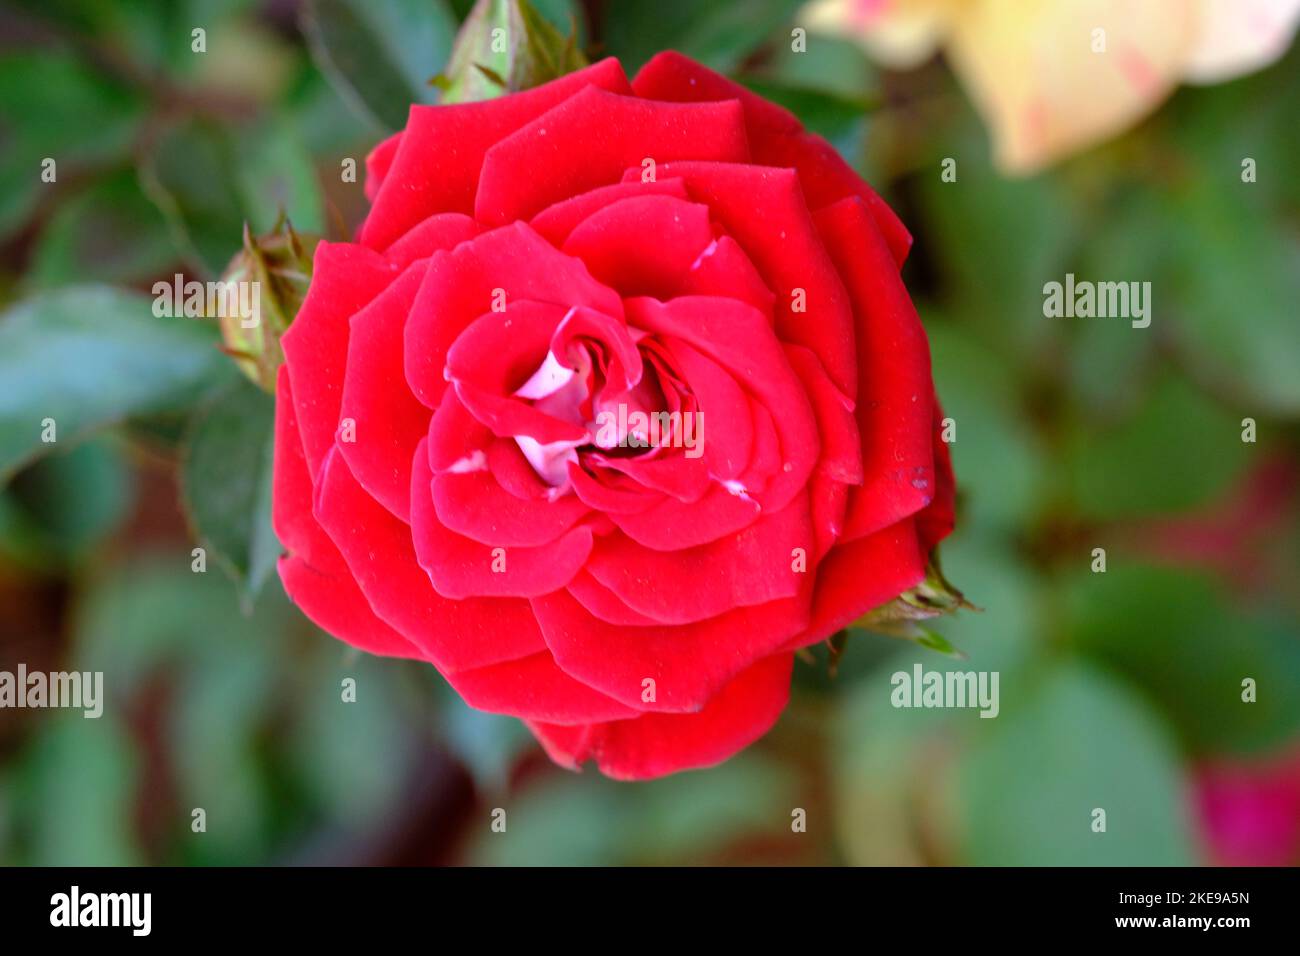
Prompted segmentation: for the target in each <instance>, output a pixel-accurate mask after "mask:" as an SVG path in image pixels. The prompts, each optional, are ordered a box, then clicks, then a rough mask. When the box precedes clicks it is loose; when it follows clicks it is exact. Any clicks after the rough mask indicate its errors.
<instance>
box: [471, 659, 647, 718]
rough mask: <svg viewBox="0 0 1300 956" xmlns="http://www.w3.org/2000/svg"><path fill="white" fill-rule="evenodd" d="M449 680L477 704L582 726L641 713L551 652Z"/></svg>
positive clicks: (493, 710)
mask: <svg viewBox="0 0 1300 956" xmlns="http://www.w3.org/2000/svg"><path fill="white" fill-rule="evenodd" d="M447 680H448V682H449V683H450V684H451V686H452V687H454V688H455V689H456V693H458V694H460V696H461V697H463V698H465V703H467V704H469V705H470V706H471V707H477V708H478V709H479V710H486V711H488V712H489V713H493V714H505V715H507V716H509V717H518V718H521V719H523V720H539V721H546V722H547V723H552V724H558V725H561V726H564V725H570V724H578V725H581V724H587V723H591V722H593V721H594V722H600V721H606V720H619V719H621V718H625V717H629V716H633V715H635V714H637V713H638V711H637V710H635V709H634V708H631V707H628V706H626V705H625V704H620V703H619V702H618V701H616V700H611V699H610V698H609V697H606V696H605V695H604V694H602V693H600V691H597V690H593V689H592V688H590V687H588V686H587V685H586V684H583V683H581V682H580V681H576V680H574V679H573V678H572V677H570V676H569V675H568V674H566V673H564V671H562V670H560V669H559V668H558V667H556V666H555V661H554V660H553V659H552V658H551V655H550V654H548V653H546V652H542V653H540V654H533V655H532V656H530V657H525V658H523V659H522V660H517V661H509V662H507V663H505V664H498V665H495V666H492V667H480V668H475V669H474V670H467V671H460V672H459V673H455V674H449V675H447Z"/></svg>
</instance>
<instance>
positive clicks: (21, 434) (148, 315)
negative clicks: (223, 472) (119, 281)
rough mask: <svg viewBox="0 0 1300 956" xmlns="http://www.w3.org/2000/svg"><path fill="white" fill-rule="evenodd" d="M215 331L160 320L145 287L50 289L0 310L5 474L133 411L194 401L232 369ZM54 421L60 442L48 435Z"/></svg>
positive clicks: (0, 443)
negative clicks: (51, 440)
mask: <svg viewBox="0 0 1300 956" xmlns="http://www.w3.org/2000/svg"><path fill="white" fill-rule="evenodd" d="M215 341H216V340H215V329H214V328H212V327H210V326H205V325H202V324H200V323H198V322H195V321H194V320H192V319H185V318H158V317H156V316H155V315H154V314H153V311H152V304H151V302H150V300H149V299H148V298H147V297H145V296H142V295H136V294H133V293H127V292H120V291H116V290H113V289H108V288H104V287H99V286H82V287H74V288H69V289H64V290H61V291H59V292H51V293H45V294H42V295H38V296H35V297H33V298H31V299H28V300H26V301H24V302H21V303H19V304H17V305H15V306H14V307H12V308H11V309H9V310H8V311H7V312H6V313H5V314H3V315H0V378H3V380H4V382H5V387H4V389H3V390H0V482H4V481H7V480H8V478H9V476H11V475H12V474H13V473H14V472H15V471H16V470H17V469H18V468H19V467H21V466H22V465H23V464H24V463H26V462H28V461H30V460H32V459H33V458H35V457H37V456H38V455H40V454H42V453H45V452H49V451H53V450H55V449H56V448H57V447H60V444H59V443H63V444H62V447H66V445H67V444H70V443H72V442H74V441H76V440H77V439H78V438H80V437H82V436H84V435H87V434H89V433H91V432H92V431H94V430H96V429H99V428H104V427H106V426H109V425H114V424H116V423H118V422H120V421H122V420H123V419H125V418H127V417H128V416H132V415H138V414H144V413H148V412H157V411H162V410H164V409H167V408H175V407H177V406H184V405H187V404H189V403H190V402H192V401H193V400H194V399H195V398H196V397H197V396H198V395H199V394H201V392H202V391H204V390H206V389H207V388H210V387H211V386H212V385H213V384H215V383H216V382H219V381H221V380H222V379H224V378H228V377H230V376H231V375H232V373H234V368H233V366H232V365H231V364H230V362H229V361H228V360H227V359H226V358H225V356H223V355H222V354H221V353H220V352H218V351H217V348H216V345H215ZM45 419H53V421H54V423H55V426H56V429H57V431H56V437H57V443H55V444H47V443H45V442H43V441H42V430H43V427H44V426H43V425H42V422H43V421H44V420H45Z"/></svg>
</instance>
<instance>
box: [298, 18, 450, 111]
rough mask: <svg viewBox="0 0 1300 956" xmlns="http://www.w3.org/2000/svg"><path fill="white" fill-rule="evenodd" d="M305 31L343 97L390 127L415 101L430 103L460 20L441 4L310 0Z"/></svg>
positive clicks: (311, 45)
mask: <svg viewBox="0 0 1300 956" xmlns="http://www.w3.org/2000/svg"><path fill="white" fill-rule="evenodd" d="M302 23H303V32H304V34H305V35H306V37H307V41H308V44H309V46H310V47H311V51H312V56H313V57H314V58H315V60H316V62H317V64H318V65H319V66H320V68H321V70H322V71H323V72H324V73H325V74H326V75H327V76H328V77H329V78H330V80H331V81H332V82H333V83H334V84H335V86H336V87H337V88H338V90H339V93H340V95H341V96H343V98H344V100H345V101H346V102H348V103H349V104H350V105H351V106H352V107H353V108H354V109H356V110H358V111H359V112H361V113H362V114H363V115H366V116H369V117H370V118H372V119H373V120H374V121H375V122H376V123H378V124H379V125H380V126H383V127H385V128H387V129H390V130H397V129H401V128H402V127H404V126H405V125H406V117H407V113H408V110H409V108H410V106H411V104H412V103H430V102H433V100H434V89H433V87H431V86H430V85H429V83H428V81H429V80H430V79H431V78H433V77H434V76H436V75H437V74H438V71H439V70H441V69H442V68H443V66H444V65H445V64H446V62H447V56H448V52H449V51H450V49H451V41H452V36H453V35H454V33H455V23H454V21H453V20H452V17H451V13H450V12H449V11H448V9H447V7H446V5H445V4H444V3H442V2H440V0H389V2H387V3H365V2H362V0H308V2H307V3H306V4H305V5H304V6H303V21H302Z"/></svg>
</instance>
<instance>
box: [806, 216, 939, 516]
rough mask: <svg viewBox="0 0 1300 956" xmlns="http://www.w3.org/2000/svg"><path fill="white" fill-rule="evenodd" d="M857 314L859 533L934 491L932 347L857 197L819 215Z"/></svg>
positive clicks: (854, 498) (910, 509) (909, 509)
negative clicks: (858, 367)
mask: <svg viewBox="0 0 1300 956" xmlns="http://www.w3.org/2000/svg"><path fill="white" fill-rule="evenodd" d="M817 224H818V227H819V228H820V229H821V231H822V234H823V235H824V236H825V237H826V246H827V248H828V249H829V250H830V251H831V254H832V256H833V257H834V258H835V261H836V263H837V264H838V265H839V267H840V269H841V270H842V272H843V274H844V276H845V277H846V281H847V283H848V286H849V293H850V295H851V296H852V298H853V304H854V310H855V313H856V316H857V326H858V331H857V348H858V361H859V363H860V365H861V368H862V392H861V394H860V395H859V396H858V400H857V411H856V416H857V420H858V431H859V432H860V433H861V435H862V442H863V445H862V467H863V474H864V481H863V484H862V487H861V488H859V489H856V490H855V491H854V492H853V493H852V494H851V496H850V504H849V515H848V518H847V527H846V528H845V531H844V534H845V537H846V538H857V537H862V536H863V535H867V534H871V533H872V532H874V531H877V530H879V529H880V528H883V527H886V526H888V525H891V524H894V523H895V522H897V521H899V520H901V519H903V518H905V517H907V516H908V515H911V514H915V513H916V512H917V511H919V510H920V509H921V508H924V507H925V506H926V505H927V504H929V503H930V501H931V499H933V497H934V494H935V474H934V446H933V441H934V438H933V431H932V429H933V414H934V410H933V407H932V404H933V402H932V386H931V383H930V347H929V344H928V342H927V341H926V337H925V329H924V328H922V326H921V321H920V319H919V318H917V315H916V308H915V307H914V306H913V305H912V300H911V299H910V298H908V295H907V290H906V289H905V288H904V287H903V282H902V280H901V279H900V278H899V276H898V273H897V272H896V271H895V270H894V268H893V267H892V265H891V262H890V259H889V251H888V250H887V249H886V248H885V244H884V242H883V241H882V240H881V238H880V234H879V233H878V232H877V231H876V230H875V229H874V228H872V225H871V219H870V217H869V216H868V215H867V211H866V208H865V207H864V206H863V204H862V201H861V200H859V199H856V198H854V199H846V200H844V201H842V202H839V203H836V204H835V205H833V206H828V207H827V208H826V209H823V210H822V211H821V212H819V213H818V214H817Z"/></svg>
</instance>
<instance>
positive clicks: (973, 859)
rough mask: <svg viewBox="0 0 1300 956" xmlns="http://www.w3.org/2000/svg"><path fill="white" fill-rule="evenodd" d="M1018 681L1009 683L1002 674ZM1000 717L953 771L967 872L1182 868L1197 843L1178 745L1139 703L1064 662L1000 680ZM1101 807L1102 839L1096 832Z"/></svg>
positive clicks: (1092, 673) (1104, 680) (1109, 682)
mask: <svg viewBox="0 0 1300 956" xmlns="http://www.w3.org/2000/svg"><path fill="white" fill-rule="evenodd" d="M1006 676H1010V675H1006ZM1000 690H1001V692H1000V696H1001V698H1002V704H1003V706H1002V713H1001V714H1000V715H999V716H998V717H996V718H994V719H992V720H985V721H983V723H985V724H990V725H993V726H992V727H991V728H989V729H988V730H987V732H986V733H984V734H982V735H981V736H980V737H979V738H978V739H977V740H976V741H975V742H974V743H973V745H972V746H971V748H970V749H969V751H968V752H966V754H965V755H964V756H963V757H962V759H961V761H960V766H959V768H958V769H957V778H956V779H957V781H958V790H957V793H958V794H960V797H961V800H960V803H961V805H962V808H963V817H964V820H963V822H964V825H965V826H964V832H965V838H964V841H963V849H964V852H963V857H964V862H966V863H969V864H972V865H976V866H1064V865H1069V866H1100V865H1104V866H1138V865H1141V866H1181V865H1187V864H1190V863H1192V862H1193V861H1194V836H1193V833H1192V826H1191V814H1190V811H1189V807H1188V805H1187V802H1186V794H1187V786H1186V783H1185V781H1184V779H1183V777H1182V774H1181V771H1180V768H1179V764H1178V758H1177V754H1176V751H1175V750H1174V746H1173V740H1172V736H1171V734H1170V733H1169V732H1168V730H1167V728H1166V727H1164V726H1163V725H1162V724H1161V722H1160V721H1159V719H1158V718H1157V717H1156V716H1155V715H1154V714H1153V713H1152V712H1151V711H1150V710H1148V709H1147V708H1146V707H1145V706H1144V705H1143V703H1142V701H1141V700H1140V699H1138V698H1136V697H1135V696H1134V695H1133V694H1132V693H1130V692H1127V691H1125V690H1124V688H1123V687H1121V686H1120V685H1118V684H1116V683H1115V682H1114V681H1112V680H1110V679H1109V678H1107V677H1106V676H1105V675H1104V674H1102V673H1099V672H1097V671H1094V670H1091V669H1089V668H1086V667H1082V666H1079V665H1078V664H1073V663H1067V664H1062V665H1060V666H1057V667H1055V668H1053V669H1052V670H1050V671H1048V672H1046V673H1042V674H1037V673H1034V672H1025V673H1023V674H1021V675H1018V676H1017V678H1016V679H1014V680H1011V679H1005V677H1004V680H1003V681H1002V682H1001V688H1000ZM1095 809H1101V810H1104V811H1105V813H1106V818H1105V819H1106V832H1104V833H1097V832H1093V829H1092V824H1093V813H1094V810H1095Z"/></svg>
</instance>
